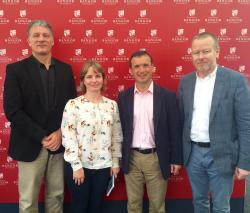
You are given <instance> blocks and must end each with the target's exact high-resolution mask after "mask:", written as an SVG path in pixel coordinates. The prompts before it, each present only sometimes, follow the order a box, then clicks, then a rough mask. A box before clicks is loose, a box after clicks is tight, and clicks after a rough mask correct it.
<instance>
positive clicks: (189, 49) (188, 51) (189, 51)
mask: <svg viewBox="0 0 250 213" xmlns="http://www.w3.org/2000/svg"><path fill="white" fill-rule="evenodd" d="M191 53H192V49H191V47H189V48H187V54H188V55H190V54H191Z"/></svg>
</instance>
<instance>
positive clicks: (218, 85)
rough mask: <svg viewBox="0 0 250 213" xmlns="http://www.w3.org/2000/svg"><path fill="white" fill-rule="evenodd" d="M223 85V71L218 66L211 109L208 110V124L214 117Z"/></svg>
mask: <svg viewBox="0 0 250 213" xmlns="http://www.w3.org/2000/svg"><path fill="white" fill-rule="evenodd" d="M224 87H225V78H224V72H223V70H222V69H221V68H218V70H217V73H216V79H215V83H214V91H213V98H212V103H211V110H210V116H209V123H210V124H211V122H212V120H213V118H214V115H215V113H216V110H217V108H218V105H219V103H220V100H221V95H222V94H223V92H224Z"/></svg>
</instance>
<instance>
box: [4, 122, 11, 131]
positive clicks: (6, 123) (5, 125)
mask: <svg viewBox="0 0 250 213" xmlns="http://www.w3.org/2000/svg"><path fill="white" fill-rule="evenodd" d="M4 127H5V128H6V129H8V128H10V122H9V121H7V122H4Z"/></svg>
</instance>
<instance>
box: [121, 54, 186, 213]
mask: <svg viewBox="0 0 250 213" xmlns="http://www.w3.org/2000/svg"><path fill="white" fill-rule="evenodd" d="M129 64H130V68H129V71H130V73H131V74H132V75H133V77H134V79H135V86H134V87H131V88H129V89H128V90H127V91H125V92H122V93H120V95H119V98H118V106H119V111H120V117H121V124H122V130H123V136H124V140H123V144H122V168H123V171H124V173H125V181H126V190H127V195H128V212H129V213H142V204H143V194H144V184H146V187H147V194H148V197H149V212H150V213H161V212H165V196H166V189H167V181H166V179H167V178H168V177H169V176H170V175H171V173H172V174H173V175H177V174H178V173H179V169H180V168H181V166H180V165H181V164H182V145H181V136H180V135H181V131H180V130H181V127H180V120H179V115H178V109H177V102H176V96H175V94H174V93H173V92H170V91H169V90H167V89H164V88H162V87H160V86H158V85H157V84H155V83H154V82H153V80H152V75H153V73H154V72H155V67H154V65H153V59H152V57H151V56H150V54H149V53H147V52H146V51H137V52H134V53H133V54H132V56H131V57H130V60H129Z"/></svg>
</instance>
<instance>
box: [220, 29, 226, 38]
mask: <svg viewBox="0 0 250 213" xmlns="http://www.w3.org/2000/svg"><path fill="white" fill-rule="evenodd" d="M226 34H227V29H226V28H221V29H220V35H222V36H224V35H226Z"/></svg>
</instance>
